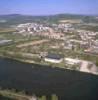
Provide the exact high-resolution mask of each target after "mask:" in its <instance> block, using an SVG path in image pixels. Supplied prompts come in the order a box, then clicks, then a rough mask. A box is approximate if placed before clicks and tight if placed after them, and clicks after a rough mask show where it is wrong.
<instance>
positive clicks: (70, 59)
mask: <svg viewBox="0 0 98 100" xmlns="http://www.w3.org/2000/svg"><path fill="white" fill-rule="evenodd" d="M65 61H66V63H67V64H70V65H75V64H78V63H80V62H81V61H80V60H78V59H72V58H65Z"/></svg>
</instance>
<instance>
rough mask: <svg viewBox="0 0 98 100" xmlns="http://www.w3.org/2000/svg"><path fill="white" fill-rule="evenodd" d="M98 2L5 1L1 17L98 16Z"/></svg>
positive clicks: (85, 0)
mask: <svg viewBox="0 0 98 100" xmlns="http://www.w3.org/2000/svg"><path fill="white" fill-rule="evenodd" d="M97 5H98V0H78V1H77V0H74V2H73V0H33V1H31V0H23V1H22V0H10V2H9V0H3V1H1V2H0V7H1V9H0V15H9V14H21V15H32V16H47V15H56V14H76V15H98V11H97V9H98V6H97Z"/></svg>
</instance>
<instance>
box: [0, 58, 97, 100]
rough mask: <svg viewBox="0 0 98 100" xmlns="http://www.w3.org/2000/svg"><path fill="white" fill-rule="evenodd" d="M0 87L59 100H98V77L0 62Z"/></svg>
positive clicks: (26, 64)
mask: <svg viewBox="0 0 98 100" xmlns="http://www.w3.org/2000/svg"><path fill="white" fill-rule="evenodd" d="M0 86H1V87H3V88H15V89H18V90H25V91H27V92H29V93H31V94H36V95H47V96H49V95H51V94H54V93H55V94H57V95H58V96H59V99H60V100H98V76H96V75H92V74H88V73H82V72H77V71H71V70H65V69H59V68H51V67H50V66H41V65H37V64H28V63H22V62H19V61H16V60H11V59H6V58H0Z"/></svg>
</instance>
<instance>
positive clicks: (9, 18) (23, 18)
mask: <svg viewBox="0 0 98 100" xmlns="http://www.w3.org/2000/svg"><path fill="white" fill-rule="evenodd" d="M63 19H64V20H65V19H66V20H67V19H81V20H83V21H84V22H87V23H88V22H95V23H96V22H97V23H98V20H96V18H95V16H87V15H75V14H57V15H50V16H30V15H21V14H9V15H0V20H6V23H2V24H1V23H0V26H1V25H3V26H8V25H15V24H20V23H28V22H43V21H47V22H53V23H54V22H58V20H63Z"/></svg>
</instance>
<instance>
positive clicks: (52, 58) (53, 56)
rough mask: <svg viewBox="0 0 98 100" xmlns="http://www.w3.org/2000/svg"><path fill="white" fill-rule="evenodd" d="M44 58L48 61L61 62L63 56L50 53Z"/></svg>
mask: <svg viewBox="0 0 98 100" xmlns="http://www.w3.org/2000/svg"><path fill="white" fill-rule="evenodd" d="M44 60H45V61H46V62H51V63H61V62H62V61H63V58H62V57H61V56H60V55H56V54H48V55H47V56H46V57H45V58H44Z"/></svg>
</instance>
